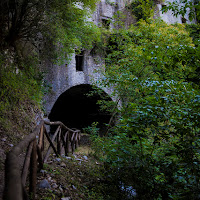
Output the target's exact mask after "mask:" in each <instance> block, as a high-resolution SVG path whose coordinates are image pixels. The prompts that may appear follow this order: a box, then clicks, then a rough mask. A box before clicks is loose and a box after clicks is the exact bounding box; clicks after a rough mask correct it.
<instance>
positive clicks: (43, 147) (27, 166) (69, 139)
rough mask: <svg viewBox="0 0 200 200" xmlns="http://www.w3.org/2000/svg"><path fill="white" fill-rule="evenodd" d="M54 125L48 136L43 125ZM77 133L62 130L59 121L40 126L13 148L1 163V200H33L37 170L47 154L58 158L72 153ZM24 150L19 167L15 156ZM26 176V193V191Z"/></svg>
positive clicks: (76, 131) (47, 156) (65, 128)
mask: <svg viewBox="0 0 200 200" xmlns="http://www.w3.org/2000/svg"><path fill="white" fill-rule="evenodd" d="M47 125H48V126H55V128H56V126H57V129H56V131H55V133H54V134H51V136H50V135H49V133H47V131H46V128H45V126H47ZM80 137H81V133H80V131H79V130H74V129H70V128H68V127H66V126H65V125H64V124H63V123H62V122H47V121H41V123H40V124H39V125H38V126H37V127H36V128H35V129H34V131H33V132H32V133H31V134H30V135H28V136H27V137H25V138H24V139H23V140H22V141H21V142H20V143H19V144H18V145H16V146H14V147H13V148H12V150H11V151H10V152H9V153H8V154H7V157H6V164H5V190H4V199H5V200H25V199H33V200H34V199H35V194H36V184H37V171H38V170H40V169H42V168H43V164H44V163H45V162H47V160H48V158H49V155H50V153H51V151H52V150H53V152H54V153H55V154H56V156H60V155H61V154H62V153H63V152H64V154H65V155H66V156H67V155H68V154H69V153H70V152H71V153H73V152H74V150H75V148H77V147H78V145H79V144H80ZM25 149H26V156H25V158H24V164H23V167H20V164H19V156H20V154H22V153H23V152H24V150H25ZM27 177H29V187H28V188H29V194H28V192H27V191H26V183H27V182H28V181H27Z"/></svg>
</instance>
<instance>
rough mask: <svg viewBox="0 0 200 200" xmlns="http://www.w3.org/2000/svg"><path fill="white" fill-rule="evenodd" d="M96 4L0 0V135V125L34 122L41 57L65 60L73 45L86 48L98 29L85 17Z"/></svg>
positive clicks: (71, 0)
mask: <svg viewBox="0 0 200 200" xmlns="http://www.w3.org/2000/svg"><path fill="white" fill-rule="evenodd" d="M96 2H97V0H89V1H88V0H80V1H77V0H67V1H66V0H57V1H55V0H52V1H51V0H50V1H46V0H45V1H44V0H17V1H12V0H3V1H1V2H0V26H1V30H0V133H1V132H3V131H2V127H3V130H4V131H5V130H6V131H5V132H6V133H7V132H9V131H8V129H9V128H11V129H18V128H19V127H20V126H21V127H23V126H27V125H26V124H27V123H28V120H29V121H32V122H34V119H35V116H34V114H35V113H34V112H32V111H34V110H35V107H39V108H40V109H41V107H42V95H43V93H44V92H46V89H48V88H45V87H46V84H45V82H44V80H43V75H44V74H43V70H44V69H43V68H44V66H43V65H44V64H45V62H46V61H47V60H48V62H51V63H53V62H57V63H58V62H59V63H61V62H62V61H63V62H65V63H66V62H67V61H69V60H70V53H72V52H74V49H75V48H77V49H81V48H90V47H91V45H92V42H93V41H94V40H98V28H97V27H95V26H94V24H93V23H92V22H89V21H88V20H87V19H88V18H89V17H90V14H91V13H92V11H93V10H94V8H95V5H96ZM29 111H30V112H29ZM37 112H38V111H37ZM20 119H21V120H22V121H21V124H20V122H19V121H20ZM15 125H17V126H18V127H17V128H16V126H15ZM31 125H33V124H31ZM22 129H23V128H22ZM29 131H30V130H29ZM11 132H13V131H11ZM24 132H25V129H24Z"/></svg>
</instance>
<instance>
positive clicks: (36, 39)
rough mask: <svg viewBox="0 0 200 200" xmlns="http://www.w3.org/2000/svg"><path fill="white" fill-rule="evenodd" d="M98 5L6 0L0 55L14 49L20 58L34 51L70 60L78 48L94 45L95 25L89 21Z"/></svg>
mask: <svg viewBox="0 0 200 200" xmlns="http://www.w3.org/2000/svg"><path fill="white" fill-rule="evenodd" d="M96 2H97V1H96V0H90V1H86V0H80V1H77V0H67V1H64V0H59V1H44V0H42V1H39V0H18V1H9V0H4V1H3V2H1V3H0V25H1V30H0V50H1V52H4V50H5V49H10V48H11V47H12V48H14V50H15V53H16V54H17V56H18V57H23V56H24V54H26V53H27V51H28V52H29V53H30V52H31V50H32V51H34V52H35V51H37V52H38V51H40V56H41V55H42V56H43V57H45V58H46V57H47V58H48V59H59V61H60V60H61V59H62V58H63V59H67V58H68V56H69V53H71V52H72V51H73V50H74V48H75V47H80V48H81V46H84V47H86V46H88V45H90V44H91V42H92V39H93V38H92V33H94V26H93V25H92V23H90V22H87V21H86V18H87V17H88V15H89V14H91V12H92V10H93V9H94V8H95V3H96ZM89 36H91V38H90V37H89ZM89 38H90V39H89Z"/></svg>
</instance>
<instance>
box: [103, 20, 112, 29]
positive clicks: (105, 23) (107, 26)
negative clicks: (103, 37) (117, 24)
mask: <svg viewBox="0 0 200 200" xmlns="http://www.w3.org/2000/svg"><path fill="white" fill-rule="evenodd" d="M102 26H103V28H106V29H109V28H110V20H108V19H102Z"/></svg>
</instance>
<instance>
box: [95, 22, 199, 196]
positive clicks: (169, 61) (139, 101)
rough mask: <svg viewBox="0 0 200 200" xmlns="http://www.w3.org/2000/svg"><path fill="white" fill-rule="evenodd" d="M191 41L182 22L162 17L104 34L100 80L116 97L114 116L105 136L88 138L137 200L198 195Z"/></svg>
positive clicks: (195, 49)
mask: <svg viewBox="0 0 200 200" xmlns="http://www.w3.org/2000/svg"><path fill="white" fill-rule="evenodd" d="M195 41H196V42H195V45H194V44H193V41H192V38H190V36H189V33H188V32H187V31H186V30H185V26H184V25H181V24H176V25H167V24H166V23H164V22H162V21H160V20H155V21H154V20H152V21H148V23H147V22H145V21H143V20H142V21H139V22H138V24H137V26H133V27H131V28H130V29H129V30H123V29H120V30H117V31H115V32H114V33H113V34H112V35H111V36H110V37H109V38H108V45H107V58H106V71H105V74H104V75H105V78H104V82H102V85H104V84H105V85H106V86H110V87H112V88H113V89H114V93H113V95H115V96H118V97H119V99H120V106H116V108H117V107H118V109H119V110H118V113H119V118H118V120H117V124H116V126H115V127H114V128H113V129H112V130H110V131H109V137H107V138H106V137H105V138H99V137H98V136H94V137H93V140H94V143H95V145H94V148H95V149H96V153H97V155H98V157H100V159H101V161H103V162H104V163H105V168H106V172H105V174H107V175H108V174H109V175H108V178H109V177H112V179H113V180H115V184H118V185H122V183H123V185H124V186H123V187H125V188H130V187H131V188H132V189H133V188H134V189H136V192H137V195H138V196H137V197H136V198H138V199H198V198H199V197H198V195H199V193H198V191H199V187H200V185H199V184H200V183H199V173H200V169H199V164H200V154H199V147H200V146H199V145H200V143H199V131H200V128H199V120H200V115H199V113H200V110H199V108H200V93H199V90H198V88H199V86H198V85H196V83H199V74H197V73H198V71H199V67H200V63H199V55H200V48H199V40H195ZM93 130H94V129H93ZM129 195H130V193H129ZM127 198H128V197H127ZM133 198H134V197H132V199H133Z"/></svg>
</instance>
